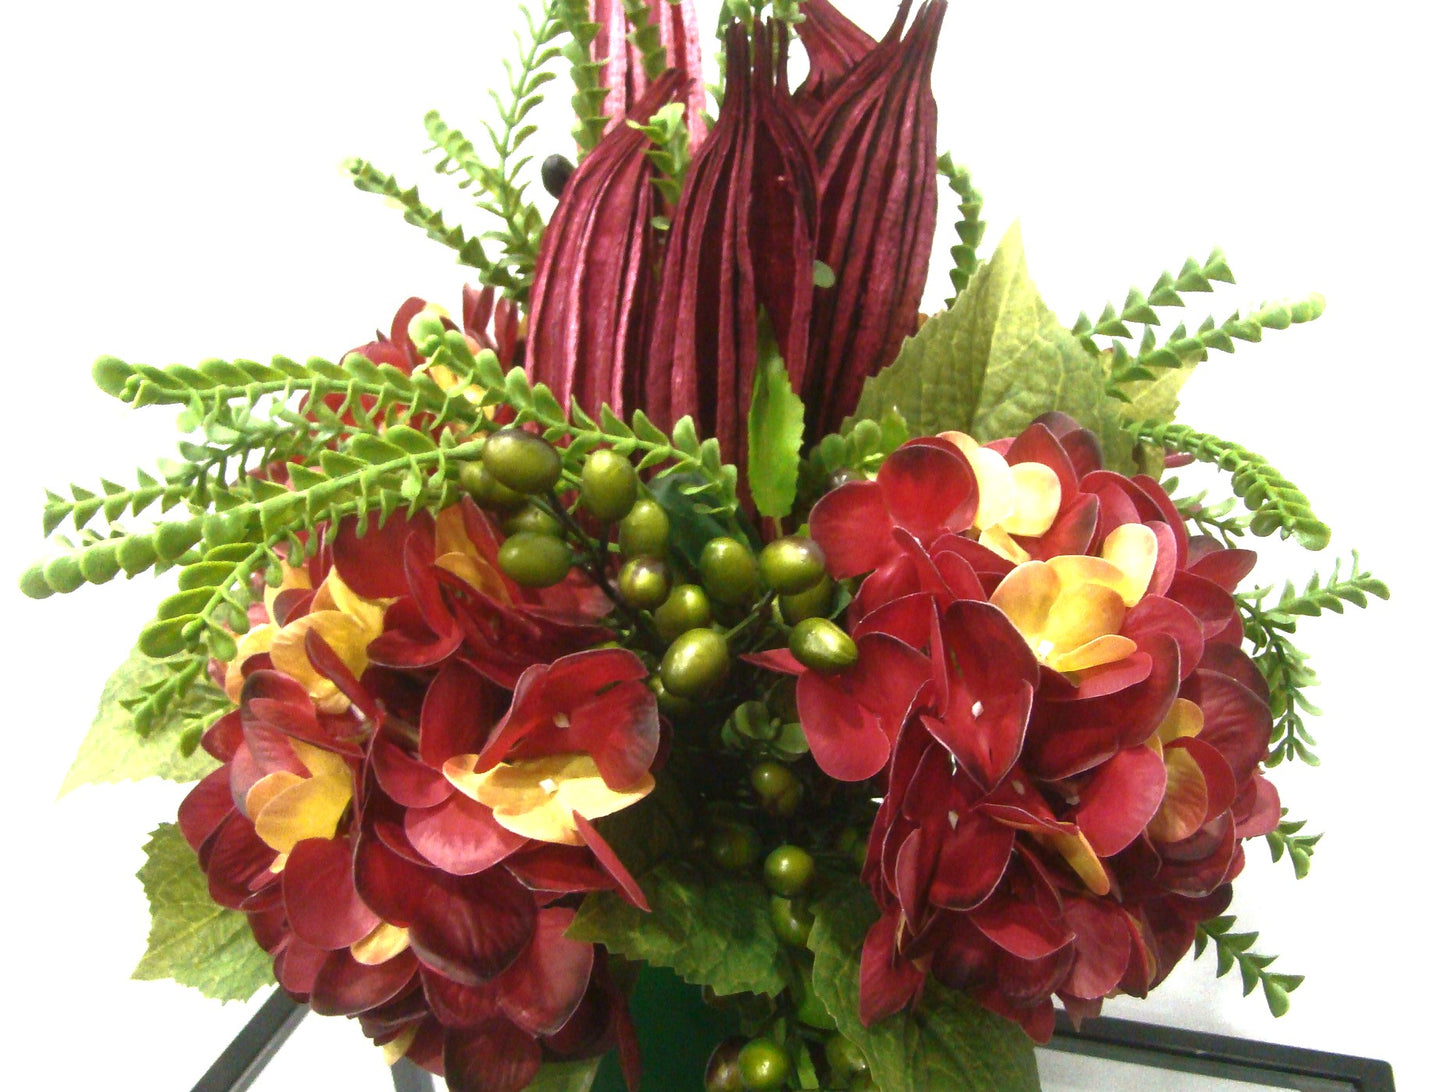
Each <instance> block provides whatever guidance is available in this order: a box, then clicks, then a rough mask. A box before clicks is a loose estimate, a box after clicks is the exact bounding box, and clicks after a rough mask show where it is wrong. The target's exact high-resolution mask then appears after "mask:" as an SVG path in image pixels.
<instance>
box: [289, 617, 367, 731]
mask: <svg viewBox="0 0 1445 1092" xmlns="http://www.w3.org/2000/svg"><path fill="white" fill-rule="evenodd" d="M302 641H303V646H304V647H305V650H306V658H307V660H309V661H310V662H311V666H312V668H314V669H315V671H316V673H317V674H319V675H320V676H321V677H322V678H324V679H327V680H329V681H330V682H331V683H332V685H334V686H335V687H336V689H337V690H339V691H341V693H343V694H345V695H346V697H347V699H348V700H350V702H351V703H352V704H353V705H355V706H356V708H358V709H359V710H361V712H362V714H363V715H365V716H367V717H373V716H375V715H376V703H375V701H373V700H372V697H371V694H370V692H369V691H367V689H366V687H364V686H362V685H361V681H360V680H359V679H357V677H356V676H355V675H353V674H352V673H351V669H350V668H349V667H347V666H346V664H345V663H344V662H342V659H341V657H340V656H338V655H337V654H336V650H335V649H333V648H332V647H331V645H330V644H329V643H328V642H327V640H326V638H325V637H323V636H321V633H320V631H319V630H315V629H309V630H307V631H306V636H305V637H304V638H303V639H302ZM354 749H355V748H354ZM356 751H357V753H358V754H359V753H360V750H359V749H356Z"/></svg>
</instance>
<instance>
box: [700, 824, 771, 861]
mask: <svg viewBox="0 0 1445 1092" xmlns="http://www.w3.org/2000/svg"><path fill="white" fill-rule="evenodd" d="M760 852H762V845H761V843H760V842H759V841H758V832H757V831H755V830H753V828H752V827H745V826H742V825H741V824H737V823H728V824H725V825H723V826H720V827H718V828H717V829H716V830H715V831H713V832H712V834H711V835H710V836H709V837H708V840H707V853H708V856H709V857H711V858H712V860H713V863H714V864H715V865H717V866H718V867H719V868H724V869H727V870H728V871H729V872H741V871H743V870H744V869H748V868H752V867H753V864H754V863H755V862H756V861H757V859H758V854H759V853H760Z"/></svg>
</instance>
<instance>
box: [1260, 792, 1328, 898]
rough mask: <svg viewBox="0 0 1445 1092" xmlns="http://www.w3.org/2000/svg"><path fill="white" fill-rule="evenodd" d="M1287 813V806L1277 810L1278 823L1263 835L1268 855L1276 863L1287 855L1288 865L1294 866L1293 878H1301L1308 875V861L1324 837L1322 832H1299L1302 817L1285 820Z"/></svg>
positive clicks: (1301, 825)
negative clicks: (1267, 847)
mask: <svg viewBox="0 0 1445 1092" xmlns="http://www.w3.org/2000/svg"><path fill="white" fill-rule="evenodd" d="M1288 814H1289V809H1288V808H1281V809H1280V812H1279V816H1280V823H1279V826H1278V827H1276V828H1275V829H1274V830H1272V831H1270V832H1269V833H1268V834H1266V835H1265V840H1266V841H1267V842H1268V843H1269V856H1270V859H1271V860H1273V861H1274V862H1275V863H1276V864H1278V863H1279V862H1280V861H1281V860H1283V859H1284V856H1285V855H1286V854H1288V855H1289V861H1290V865H1291V866H1292V867H1293V868H1294V875H1295V879H1297V880H1302V879H1304V878H1305V877H1306V876H1308V875H1309V871H1310V861H1311V859H1312V858H1313V857H1314V854H1315V846H1316V845H1318V844H1319V840H1320V839H1321V838H1323V837H1324V835H1323V834H1301V833H1300V831H1302V830H1303V829H1304V825H1305V821H1304V820H1303V819H1292V820H1289V821H1286V820H1285V818H1284V817H1285V816H1286V815H1288Z"/></svg>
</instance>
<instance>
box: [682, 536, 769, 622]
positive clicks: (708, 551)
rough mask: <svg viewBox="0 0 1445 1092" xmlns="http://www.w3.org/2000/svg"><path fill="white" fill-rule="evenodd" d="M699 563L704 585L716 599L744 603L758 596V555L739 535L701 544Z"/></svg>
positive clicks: (729, 604) (729, 603) (737, 604)
mask: <svg viewBox="0 0 1445 1092" xmlns="http://www.w3.org/2000/svg"><path fill="white" fill-rule="evenodd" d="M697 567H698V571H699V572H701V573H702V586H703V587H704V588H706V589H707V593H708V595H710V596H712V598H713V599H715V600H716V601H717V602H719V603H725V604H727V605H728V606H741V605H743V604H745V603H750V602H752V601H753V600H754V599H756V598H757V594H758V562H757V559H756V558H755V557H753V552H752V551H751V550H749V549H748V548H747V547H746V546H744V545H743V544H742V543H741V542H739V541H738V540H737V539H735V538H726V537H719V538H715V539H713V540H712V541H711V542H709V543H708V544H707V545H706V546H704V547H703V548H702V553H701V555H699V557H698V559H697Z"/></svg>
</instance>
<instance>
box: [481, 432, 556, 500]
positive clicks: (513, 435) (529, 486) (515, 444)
mask: <svg viewBox="0 0 1445 1092" xmlns="http://www.w3.org/2000/svg"><path fill="white" fill-rule="evenodd" d="M482 462H483V463H485V464H486V467H487V469H488V470H489V471H491V474H492V477H494V478H496V479H497V481H499V482H501V483H502V484H503V485H505V486H506V487H507V488H508V489H515V490H516V491H517V492H518V493H526V494H528V495H529V496H530V495H532V494H536V493H548V492H550V491H551V489H552V487H553V486H554V485H556V484H557V479H558V478H559V477H561V476H562V456H560V455H559V454H557V449H556V448H555V447H553V446H552V445H551V444H549V443H548V442H547V441H546V440H544V439H542V438H541V437H540V436H534V435H533V434H532V433H530V432H526V431H524V430H522V429H520V428H504V429H502V430H501V431H499V432H494V433H492V434H491V435H490V436H488V437H487V442H486V444H485V445H484V446H483V447H482Z"/></svg>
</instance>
